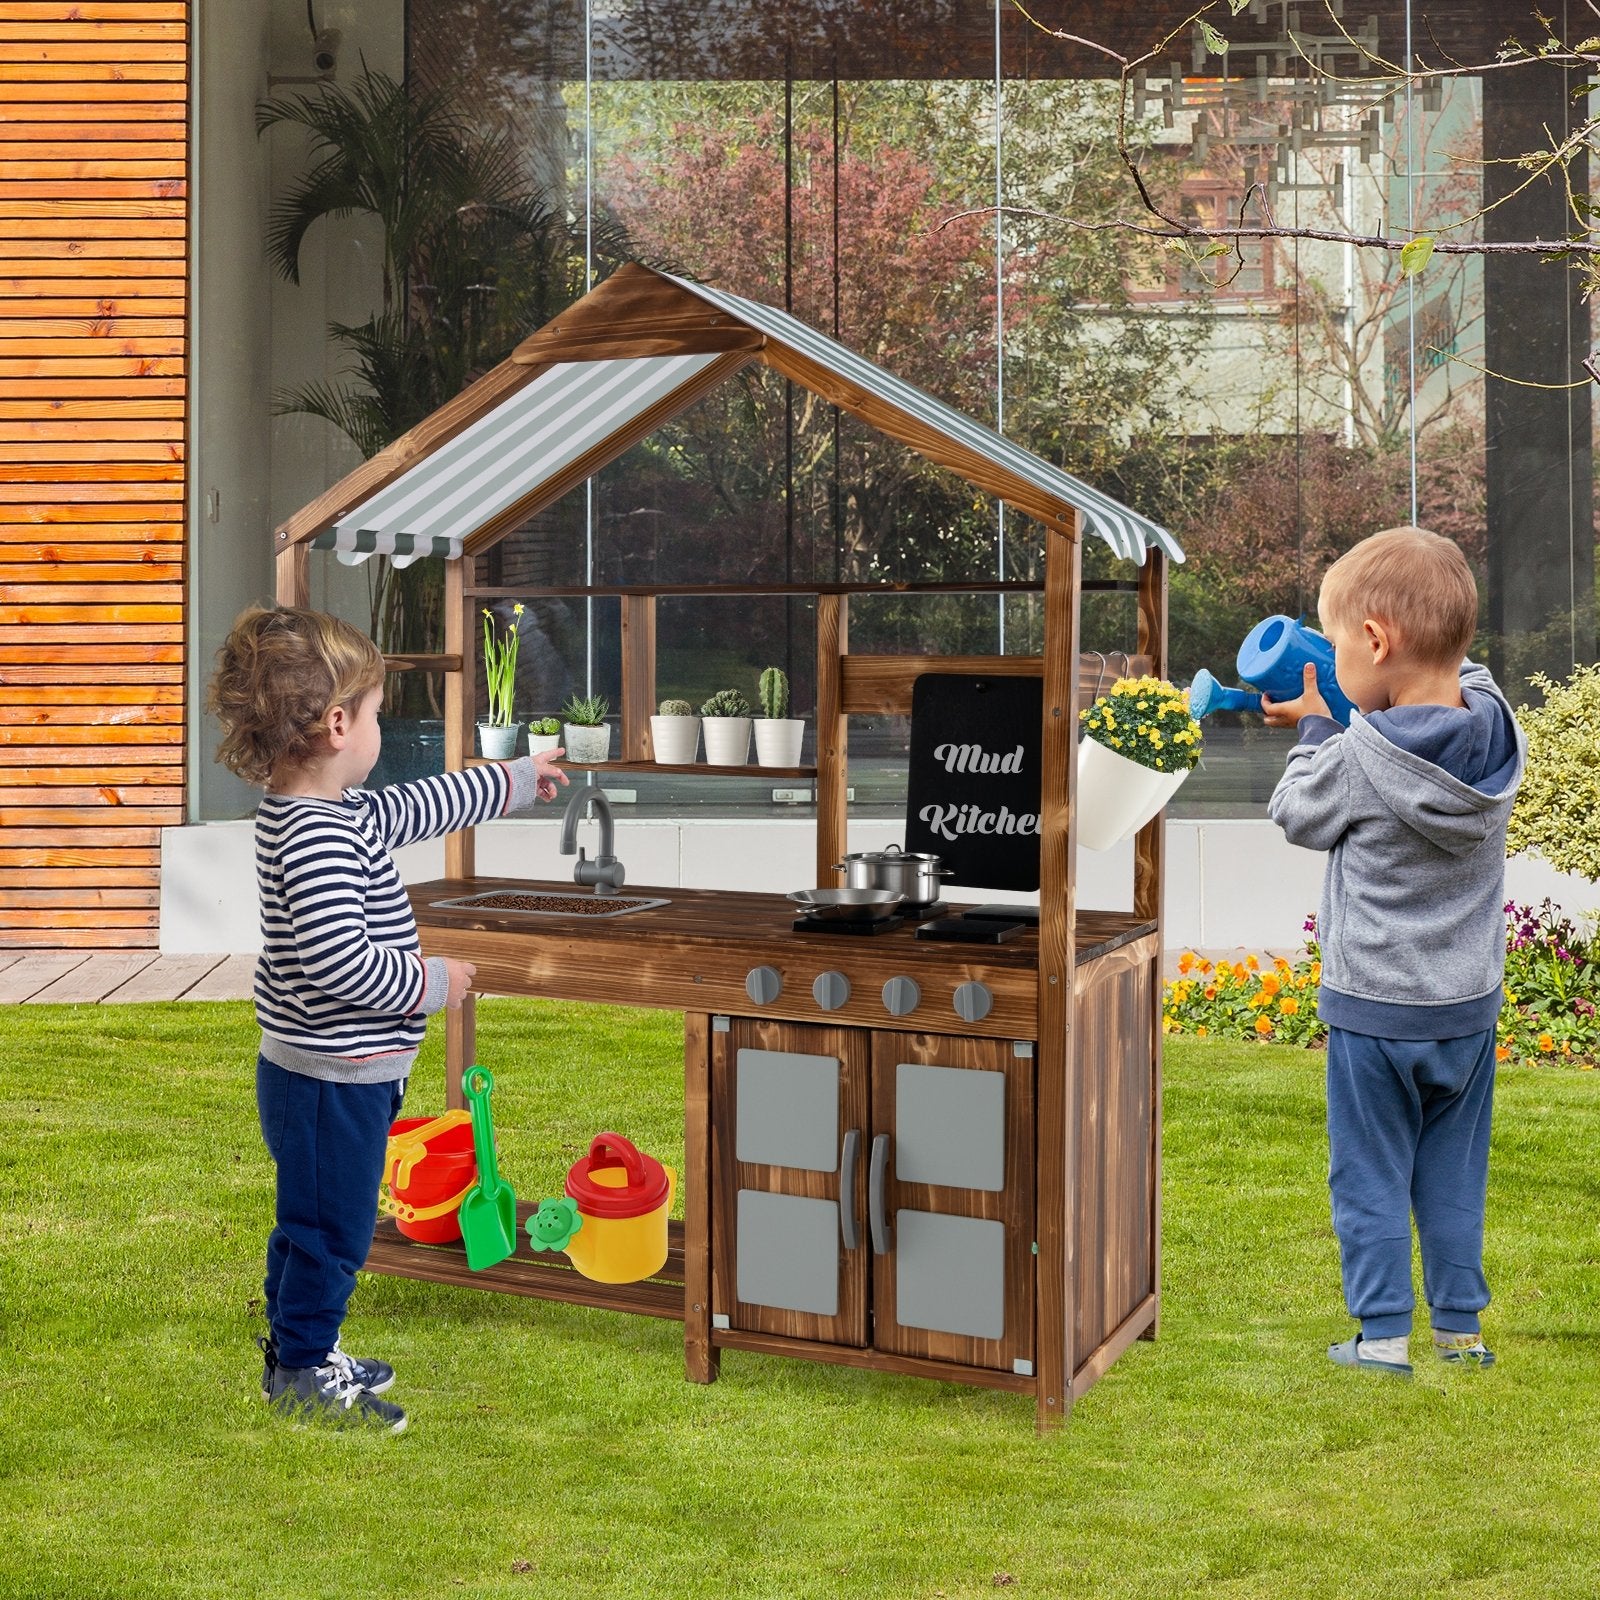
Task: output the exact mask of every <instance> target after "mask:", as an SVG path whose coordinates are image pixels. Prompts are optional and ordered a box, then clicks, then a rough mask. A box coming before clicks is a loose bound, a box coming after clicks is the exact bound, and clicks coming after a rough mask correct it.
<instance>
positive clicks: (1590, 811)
mask: <svg viewBox="0 0 1600 1600" xmlns="http://www.w3.org/2000/svg"><path fill="white" fill-rule="evenodd" d="M1531 681H1532V683H1533V685H1534V686H1535V688H1537V689H1539V690H1541V691H1542V692H1543V694H1544V697H1545V699H1544V704H1543V705H1542V706H1520V707H1518V709H1517V721H1518V722H1520V723H1521V724H1522V729H1523V732H1524V733H1526V734H1527V736H1528V769H1527V771H1526V773H1524V775H1523V779H1522V787H1521V789H1520V790H1518V792H1517V802H1516V805H1515V806H1513V807H1512V811H1511V824H1510V827H1509V828H1508V829H1507V831H1506V851H1507V853H1508V854H1510V855H1516V854H1517V853H1518V852H1520V851H1523V850H1537V851H1538V852H1539V854H1540V855H1541V856H1543V857H1544V859H1545V860H1546V861H1548V862H1549V863H1550V865H1551V866H1552V867H1554V868H1555V869H1556V870H1557V871H1558V872H1573V873H1576V874H1578V876H1579V877H1583V878H1587V879H1589V881H1590V882H1591V883H1592V882H1594V881H1596V880H1597V879H1600V667H1576V668H1574V669H1573V673H1572V676H1571V677H1570V678H1568V679H1567V680H1566V682H1564V683H1556V682H1555V681H1554V680H1553V679H1550V678H1547V677H1545V675H1544V674H1543V673H1535V674H1534V676H1533V678H1532V680H1531Z"/></svg>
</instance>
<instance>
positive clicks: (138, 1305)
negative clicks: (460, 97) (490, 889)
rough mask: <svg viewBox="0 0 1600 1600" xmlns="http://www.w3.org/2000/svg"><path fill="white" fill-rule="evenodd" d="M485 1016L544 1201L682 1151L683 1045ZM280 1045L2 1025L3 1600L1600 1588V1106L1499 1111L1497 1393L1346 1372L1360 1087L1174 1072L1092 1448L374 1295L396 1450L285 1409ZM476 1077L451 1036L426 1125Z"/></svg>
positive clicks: (65, 1024)
mask: <svg viewBox="0 0 1600 1600" xmlns="http://www.w3.org/2000/svg"><path fill="white" fill-rule="evenodd" d="M479 1016H480V1025H479V1028H480V1031H479V1039H480V1049H481V1052H482V1055H483V1059H484V1060H485V1061H486V1062H487V1064H489V1065H490V1066H492V1067H493V1068H494V1069H495V1071H496V1073H497V1088H496V1101H497V1106H498V1110H499V1113H500V1115H499V1119H498V1120H499V1125H500V1133H501V1149H502V1160H503V1170H504V1172H505V1174H506V1176H507V1177H508V1178H509V1179H510V1180H511V1181H512V1182H513V1183H514V1184H515V1185H516V1186H517V1187H518V1188H519V1191H520V1192H522V1193H523V1194H524V1195H525V1196H526V1197H529V1198H536V1197H537V1195H538V1194H539V1193H554V1192H557V1187H558V1184H559V1180H560V1176H561V1174H562V1173H563V1172H564V1170H565V1168H566V1165H567V1164H568V1162H569V1161H570V1160H571V1159H572V1158H573V1157H574V1156H575V1155H577V1154H578V1153H579V1152H580V1150H581V1149H582V1148H584V1147H585V1146H586V1144H587V1140H588V1137H589V1136H590V1135H591V1134H592V1133H593V1132H595V1131H597V1129H598V1128H600V1127H602V1126H610V1127H616V1128H618V1129H619V1130H621V1131H623V1132H626V1133H628V1134H630V1135H631V1136H632V1137H634V1138H635V1139H636V1140H637V1142H638V1143H640V1144H641V1145H642V1146H643V1147H644V1148H646V1149H648V1150H650V1151H651V1152H652V1153H654V1154H656V1155H659V1156H660V1157H661V1158H662V1159H664V1160H666V1161H669V1162H674V1163H675V1162H676V1161H677V1160H678V1159H679V1157H680V1156H681V1150H682V1135H681V1116H680V1110H679V1107H680V1083H681V1070H682V1069H681V1047H680V1044H679V1034H678V1019H677V1018H676V1017H673V1016H669V1015H665V1014H662V1015H656V1014H652V1013H643V1012H637V1011H622V1010H608V1009H604V1008H600V1007H585V1008H576V1007H570V1008H569V1007H564V1006H556V1005H551V1004H544V1003H539V1002H533V1001H511V1000H500V1001H486V1002H483V1003H482V1005H481V1007H480V1013H479ZM254 1046H255V1033H254V1029H253V1026H252V1024H251V1021H250V1014H249V1009H248V1007H247V1006H245V1005H242V1004H234V1005H200V1004H187V1005H166V1006H154V1005H152V1006H85V1007H31V1006H29V1007H24V1006H12V1007H8V1008H6V1009H5V1010H4V1011H3V1012H0V1060H3V1061H4V1064H5V1065H4V1070H3V1072H0V1105H3V1111H4V1138H3V1140H0V1204H3V1218H4V1222H3V1226H4V1236H3V1242H0V1494H3V1504H4V1508H5V1512H4V1536H3V1537H0V1595H3V1596H6V1597H8V1600H27V1597H34V1596H52V1597H56V1596H60V1597H72V1600H79V1597H101V1596H104V1597H108V1600H138V1597H142V1596H155V1595H160V1596H172V1597H183V1600H205V1597H211V1596H224V1595H226V1596H249V1597H251V1600H257V1597H284V1600H317V1597H323V1596H326V1597H329V1600H335V1597H336V1600H352V1597H368V1596H372V1597H396V1600H400V1597H405V1600H410V1597H428V1600H438V1597H441V1596H448V1595H451V1594H456V1593H461V1594H466V1595H471V1596H528V1597H544V1596H566V1595H573V1596H596V1597H605V1600H624V1597H634V1596H638V1597H645V1596H649V1597H653V1600H671V1597H677V1596H696V1597H699V1596H737V1597H740V1600H744V1597H752V1600H753V1597H766V1596H771V1597H774V1600H777V1597H782V1600H792V1597H809V1596H817V1597H834V1596H839V1597H845V1596H868V1595H870V1596H887V1597H899V1596H917V1597H922V1596H927V1597H936V1596H946V1597H956V1596H975V1595H980V1594H988V1593H991V1592H993V1591H994V1590H995V1589H997V1588H999V1589H1003V1590H1006V1591H1008V1592H1010V1593H1015V1594H1022V1595H1037V1596H1050V1597H1076V1596H1095V1597H1101V1596H1134V1595H1138V1596H1152V1597H1157V1596H1159V1597H1165V1596H1177V1595H1183V1594H1188V1593H1190V1592H1202V1593H1205V1594H1208V1595H1218V1596H1263V1597H1280V1596H1300V1595H1307V1596H1312V1595H1315V1596H1324V1595H1325V1596H1335V1595H1337V1596H1340V1597H1341V1600H1349V1597H1358V1596H1368V1595H1370V1596H1375V1597H1376V1596H1381V1597H1383V1600H1399V1597H1405V1596H1413V1595H1415V1596H1422V1595H1427V1596H1435V1595H1437V1596H1446V1597H1450V1600H1458V1597H1464V1596H1491V1595H1492V1596H1495V1597H1505V1596H1513V1597H1520V1596H1530V1597H1534V1596H1537V1597H1547V1596H1566V1595H1571V1596H1585V1597H1588V1596H1593V1595H1594V1594H1595V1593H1596V1591H1597V1588H1600V1527H1597V1524H1600V1518H1597V1515H1596V1508H1597V1506H1600V1442H1597V1440H1596V1437H1595V1419H1596V1418H1597V1416H1600V1273H1597V1270H1596V1256H1597V1252H1600V1238H1597V1233H1596V1219H1597V1209H1600V1208H1597V1200H1600V1178H1597V1176H1596V1163H1595V1159H1594V1150H1595V1145H1596V1134H1597V1131H1600V1098H1597V1097H1600V1081H1597V1079H1596V1078H1595V1077H1594V1076H1592V1075H1588V1074H1580V1073H1577V1072H1574V1071H1560V1070H1554V1069H1552V1070H1544V1071H1529V1070H1519V1071H1515V1072H1511V1073H1508V1074H1504V1075H1503V1076H1502V1080H1501V1085H1500V1104H1499V1107H1498V1119H1497V1129H1496V1141H1495V1151H1494V1161H1493V1167H1492V1171H1491V1179H1490V1212H1489V1273H1490V1279H1491V1282H1492V1283H1493V1285H1494V1287H1495V1291H1496V1301H1495V1304H1494V1306H1492V1307H1491V1308H1490V1311H1489V1313H1488V1317H1487V1320H1486V1330H1487V1333H1488V1337H1489V1341H1490V1343H1491V1344H1492V1345H1493V1346H1494V1348H1495V1349H1496V1350H1497V1351H1498V1352H1499V1355H1500V1358H1501V1364H1500V1365H1499V1366H1498V1367H1497V1368H1495V1369H1494V1370H1492V1371H1489V1372H1482V1373H1480V1372H1474V1371H1465V1372H1463V1371H1456V1370H1453V1369H1452V1370H1446V1369H1443V1368H1440V1367H1438V1366H1437V1365H1431V1364H1430V1365H1419V1367H1418V1379H1417V1381H1416V1382H1415V1383H1412V1384H1402V1383H1396V1382H1393V1381H1392V1380H1388V1379H1384V1378H1375V1377H1371V1376H1368V1375H1366V1374H1360V1373H1353V1372H1349V1371H1340V1370H1335V1369H1334V1368H1332V1367H1331V1366H1330V1365H1329V1364H1328V1363H1327V1361H1326V1360H1325V1358H1324V1357H1323V1354H1322V1352H1323V1348H1324V1347H1325V1346H1326V1345H1327V1343H1328V1342H1329V1341H1330V1340H1332V1339H1336V1338H1342V1337H1344V1336H1345V1335H1346V1333H1347V1332H1348V1330H1349V1324H1348V1322H1347V1320H1346V1318H1345V1316H1344V1313H1343V1309H1342V1305H1341V1302H1340V1297H1339V1279H1338V1265H1337V1258H1336V1254H1335V1248H1334V1241H1333V1237H1332V1233H1331V1231H1330V1229H1329V1225H1328V1207H1327V1198H1326V1191H1325V1188H1324V1171H1325V1162H1324V1149H1323V1134H1322V1123H1321V1116H1322V1111H1321V1057H1320V1056H1317V1055H1313V1054H1308V1053H1301V1052H1297V1051H1292V1050H1287V1049H1279V1048H1272V1047H1263V1046H1230V1045H1216V1044H1204V1043H1202V1044H1195V1043H1188V1042H1185V1041H1177V1042H1174V1044H1173V1045H1172V1046H1171V1047H1170V1048H1169V1052H1168V1058H1167V1061H1168V1066H1167V1097H1166V1190H1165V1281H1164V1300H1163V1316H1162V1337H1161V1339H1160V1341H1159V1342H1157V1343H1154V1344H1139V1345H1136V1346H1135V1347H1134V1348H1133V1349H1132V1350H1131V1351H1130V1352H1129V1353H1128V1354H1127V1355H1125V1356H1124V1357H1123V1358H1122V1359H1121V1360H1120V1361H1119V1362H1118V1363H1117V1364H1116V1366H1115V1367H1114V1368H1113V1369H1112V1370H1111V1372H1110V1374H1109V1375H1108V1376H1107V1377H1106V1378H1105V1379H1104V1380H1102V1382H1101V1383H1100V1384H1099V1385H1098V1386H1097V1387H1096V1388H1095V1389H1094V1390H1093V1391H1092V1392H1091V1393H1090V1394H1089V1395H1088V1396H1087V1398H1086V1399H1084V1400H1083V1401H1082V1402H1080V1404H1079V1405H1078V1407H1077V1409H1076V1411H1075V1412H1074V1413H1073V1416H1072V1420H1071V1423H1070V1425H1069V1426H1068V1427H1067V1428H1066V1429H1065V1430H1064V1431H1062V1432H1060V1433H1059V1434H1057V1435H1055V1436H1052V1437H1050V1438H1046V1439H1040V1438H1038V1437H1036V1436H1035V1434H1034V1431H1033V1405H1032V1402H1031V1400H1028V1399H1023V1398H1019V1397H1016V1396H1009V1395H1000V1394H994V1393H990V1392H987V1391H983V1390H974V1389H967V1388H962V1387H959V1386H955V1385H946V1384H935V1383H926V1382H919V1381H917V1380H914V1379H905V1378H888V1377H880V1376H878V1375H876V1374H872V1373H864V1372H856V1371H851V1370H847V1369H843V1368H835V1367H824V1366H813V1365H809V1364H805V1363H801V1362H791V1361H783V1360H778V1359H771V1358H765V1357H758V1356H752V1355H741V1354H738V1353H728V1354H726V1355H725V1356H724V1359H723V1375H722V1379H721V1381H720V1382H718V1383H717V1384H715V1385H713V1386H711V1387H708V1388H700V1387H697V1386H694V1385H691V1384H688V1383H685V1382H684V1381H683V1375H682V1374H683V1357H682V1346H681V1332H680V1329H679V1327H678V1325H677V1324H676V1323H667V1322H660V1321H656V1320H653V1319H646V1318H625V1317H621V1316H618V1315H615V1314H612V1313H607V1312H599V1311H588V1310H584V1309H580V1308H576V1307H568V1306H559V1305H549V1304H545V1303H542V1302H539V1301H530V1300H520V1299H515V1298H512V1297H510V1296H501V1295H491V1294H484V1293H479V1292H475V1291H472V1290H465V1289H462V1290H457V1289H443V1288H437V1287H433V1286H430V1285H427V1284H419V1283H412V1282H406V1281H401V1280H398V1279H388V1278H370V1279H365V1280H363V1282H362V1285H361V1287H360V1289H359V1290H358V1292H357V1295H356V1299H355V1301H354V1303H353V1306H352V1313H351V1317H350V1320H349V1322H348V1323H347V1325H346V1329H345V1339H344V1342H345V1344H346V1345H347V1346H348V1347H349V1348H351V1349H352V1350H354V1351H356V1352H357V1353H365V1354H373V1355H380V1356H382V1357H384V1358H386V1359H388V1360H390V1361H392V1362H393V1363H394V1364H395V1366H396V1367H397V1368H398V1369H399V1373H400V1378H399V1382H398V1384H397V1386H396V1389H395V1391H394V1394H393V1396H392V1398H395V1399H398V1400H400V1401H401V1402H402V1403H403V1404H404V1405H405V1406H406V1407H407V1408H408V1410H409V1412H410V1414H411V1419H412V1420H411V1427H410V1428H409V1430H408V1431H407V1432H406V1433H405V1434H404V1435H402V1436H401V1437H399V1438H392V1437H387V1436H378V1437H374V1436H370V1435H350V1434H342V1433H328V1432H325V1431H317V1430H296V1429H294V1428H291V1427H287V1426H285V1425H284V1424H283V1423H282V1422H281V1421H280V1420H278V1419H277V1418H275V1417H273V1416H271V1415H269V1414H268V1412H267V1411H266V1410H265V1408H264V1406H263V1405H262V1402H261V1400H260V1397H259V1392H258V1389H257V1384H258V1380H259V1373H260V1366H259V1362H258V1360H257V1359H256V1352H255V1350H254V1347H253V1345H252V1340H253V1338H254V1337H255V1335H256V1334H257V1333H259V1332H260V1331H261V1322H260V1313H259V1304H258V1301H259V1294H260V1273H261V1261H260V1257H261V1247H262V1243H263V1239H264V1236H265V1233H266V1230H267V1227H268V1224H269V1218H270V1207H271V1175H270V1168H269V1164H268V1161H267V1158H266V1155H265V1153H264V1151H263V1149H262V1147H261V1142H260V1138H259V1135H258V1133H257V1131H256V1126H255V1114H254V1095H253V1072H254V1059H255V1053H254ZM441 1081H442V1063H441V1047H440V1043H439V1040H438V1039H431V1040H430V1045H429V1050H428V1053H427V1055H426V1056H425V1059H424V1064H423V1066H422V1068H420V1069H419V1073H418V1076H417V1079H416V1083H415V1086H414V1088H413V1092H412V1096H411V1102H410V1109H411V1110H412V1111H421V1110H432V1109H437V1107H438V1106H439V1104H440V1102H441V1098H442V1095H441ZM1415 1352H1416V1354H1417V1356H1418V1357H1419V1359H1420V1358H1421V1357H1422V1356H1423V1354H1424V1352H1423V1347H1422V1341H1421V1340H1420V1339H1419V1341H1418V1342H1417V1344H1416V1346H1415Z"/></svg>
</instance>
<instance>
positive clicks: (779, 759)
mask: <svg viewBox="0 0 1600 1600" xmlns="http://www.w3.org/2000/svg"><path fill="white" fill-rule="evenodd" d="M756 698H757V699H758V700H760V702H761V715H760V716H759V717H757V718H756V724H755V727H756V763H757V765H759V766H763V767H798V766H799V765H800V741H801V740H802V739H803V738H804V737H805V731H806V725H805V719H804V718H803V717H791V716H790V715H789V675H788V673H786V672H785V671H784V670H783V669H782V668H781V667H768V668H767V669H766V671H765V672H763V673H762V674H761V677H760V678H759V679H758V680H757V684H756Z"/></svg>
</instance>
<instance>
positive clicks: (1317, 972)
mask: <svg viewBox="0 0 1600 1600" xmlns="http://www.w3.org/2000/svg"><path fill="white" fill-rule="evenodd" d="M1311 981H1312V982H1313V983H1321V982H1322V963H1321V962H1320V961H1313V962H1312V963H1311Z"/></svg>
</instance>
